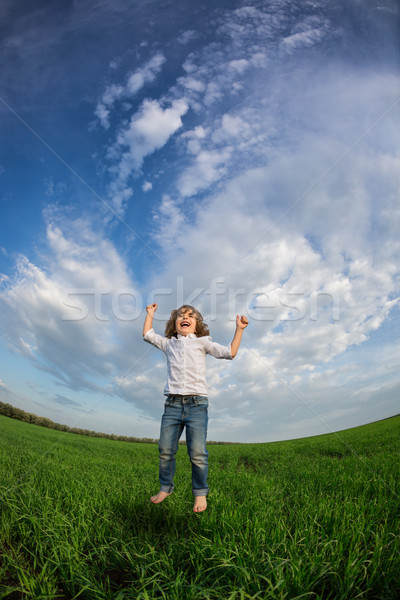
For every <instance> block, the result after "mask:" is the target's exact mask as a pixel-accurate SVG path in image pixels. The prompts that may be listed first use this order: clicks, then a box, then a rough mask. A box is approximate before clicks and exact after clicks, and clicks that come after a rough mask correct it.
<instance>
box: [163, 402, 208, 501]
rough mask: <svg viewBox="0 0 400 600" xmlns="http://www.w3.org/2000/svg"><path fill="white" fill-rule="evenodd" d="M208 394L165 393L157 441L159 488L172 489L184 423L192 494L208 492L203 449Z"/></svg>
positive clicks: (165, 490)
mask: <svg viewBox="0 0 400 600" xmlns="http://www.w3.org/2000/svg"><path fill="white" fill-rule="evenodd" d="M207 423H208V398H207V397H206V396H173V395H170V396H167V399H166V401H165V408H164V414H163V416H162V419H161V432H160V442H159V452H160V490H161V491H162V492H167V493H171V492H172V491H173V489H174V475H175V466H176V462H175V454H176V452H177V450H178V446H179V438H180V437H181V435H182V432H183V429H184V428H185V427H186V444H187V451H188V454H189V458H190V461H191V463H192V490H193V494H194V495H195V496H206V495H207V494H208V487H207V474H208V452H207V449H206V438H207Z"/></svg>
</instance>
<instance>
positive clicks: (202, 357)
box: [143, 303, 249, 513]
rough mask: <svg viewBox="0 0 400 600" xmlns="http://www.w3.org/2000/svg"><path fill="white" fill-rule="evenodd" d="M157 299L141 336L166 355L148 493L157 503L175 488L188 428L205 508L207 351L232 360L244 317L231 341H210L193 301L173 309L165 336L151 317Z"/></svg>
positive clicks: (198, 499)
mask: <svg viewBox="0 0 400 600" xmlns="http://www.w3.org/2000/svg"><path fill="white" fill-rule="evenodd" d="M157 308H158V307H157V304H156V303H154V304H149V306H146V312H147V315H146V319H145V322H144V326H143V338H144V340H145V341H146V342H149V343H150V344H153V345H154V346H156V347H157V348H159V349H160V350H162V351H163V352H165V354H166V358H167V369H168V380H167V384H166V386H165V389H164V394H165V396H166V397H167V398H166V401H165V407H164V414H163V416H162V420H161V432H160V442H159V453H160V472H159V476H160V491H159V492H158V494H156V495H155V496H152V497H151V501H152V502H153V504H159V503H160V502H162V501H163V500H165V498H166V497H167V496H170V495H171V494H172V491H173V489H174V483H173V479H174V474H175V454H176V452H177V450H178V444H179V438H180V437H181V435H182V431H183V429H184V428H185V427H186V444H187V450H188V454H189V457H190V461H191V463H192V490H193V495H194V506H193V511H194V512H196V513H197V512H202V511H203V510H205V509H206V508H207V500H206V496H207V494H208V491H209V488H208V486H207V473H208V452H207V449H206V438H207V423H208V398H207V394H208V391H207V383H206V355H207V354H211V355H212V356H214V357H215V358H226V359H228V360H231V359H233V358H234V357H235V356H236V354H237V351H238V349H239V346H240V341H241V339H242V334H243V330H244V329H245V327H247V325H248V323H249V322H248V320H247V318H246V317H245V316H243V315H242V316H241V317H239V315H237V317H236V330H235V335H234V336H233V340H232V342H231V343H230V344H229V345H228V346H222V345H221V344H217V343H216V342H213V341H212V339H211V337H210V335H209V331H208V328H207V325H206V324H205V323H204V321H203V317H202V316H201V314H200V313H199V311H198V310H196V309H195V308H194V307H193V306H190V305H186V304H185V305H183V306H181V307H180V308H178V309H176V310H173V311H172V312H171V316H170V319H169V321H168V322H167V325H166V328H165V337H164V336H162V335H159V334H157V333H155V332H154V329H153V318H154V313H155V311H156V310H157Z"/></svg>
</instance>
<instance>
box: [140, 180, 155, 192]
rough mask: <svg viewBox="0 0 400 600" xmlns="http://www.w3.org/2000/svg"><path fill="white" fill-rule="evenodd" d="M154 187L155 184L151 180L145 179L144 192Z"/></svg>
mask: <svg viewBox="0 0 400 600" xmlns="http://www.w3.org/2000/svg"><path fill="white" fill-rule="evenodd" d="M152 189H153V184H152V183H151V182H150V181H145V182H144V183H143V185H142V190H143V191H144V192H150V190H152Z"/></svg>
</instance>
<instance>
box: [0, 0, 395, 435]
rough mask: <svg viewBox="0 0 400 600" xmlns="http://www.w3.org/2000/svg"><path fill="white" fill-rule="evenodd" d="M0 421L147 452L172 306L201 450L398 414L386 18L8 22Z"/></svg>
mask: <svg viewBox="0 0 400 600" xmlns="http://www.w3.org/2000/svg"><path fill="white" fill-rule="evenodd" d="M0 11H1V20H0V21H1V26H0V27H1V45H0V51H1V59H2V60H1V63H2V70H1V74H0V79H1V94H0V126H1V140H2V144H1V155H0V185H1V199H0V202H1V204H0V210H1V223H0V236H1V237H0V283H1V287H0V328H1V332H2V338H1V340H2V341H1V345H0V397H1V400H3V401H8V402H10V403H12V404H14V405H15V406H19V407H21V408H23V409H25V410H27V411H30V412H34V413H36V414H41V415H45V416H48V417H49V418H51V419H53V420H54V421H57V422H62V423H67V424H68V425H71V426H72V425H76V426H79V427H83V428H88V429H95V430H98V431H105V432H114V433H116V434H124V435H132V436H140V437H158V432H159V422H160V416H161V413H162V406H163V396H162V390H163V387H164V383H165V378H166V368H165V362H164V356H163V354H162V353H160V352H158V351H157V350H156V349H153V348H151V347H150V346H149V345H147V344H145V343H143V341H142V338H141V329H142V324H143V319H144V313H145V310H144V307H145V305H146V304H147V303H149V302H153V301H156V302H157V303H158V304H159V310H158V312H157V318H156V321H155V328H156V330H157V331H159V332H162V331H163V329H164V324H165V321H166V319H167V318H168V315H169V312H170V311H171V310H172V309H173V308H175V307H176V306H177V305H180V304H182V303H183V302H190V303H192V304H194V305H195V306H196V307H198V308H199V309H200V310H201V311H202V312H203V314H204V316H205V318H206V321H207V322H208V324H209V327H210V331H211V334H212V337H213V339H215V340H216V341H219V342H220V343H228V342H229V341H230V340H231V338H232V335H233V332H234V322H235V315H236V313H245V314H248V315H249V320H250V324H249V327H248V328H247V330H246V332H245V335H244V339H243V345H242V347H241V349H240V353H239V355H238V357H237V358H236V359H235V360H234V361H233V362H230V361H215V360H213V359H211V358H210V359H209V362H208V380H209V388H210V405H211V409H210V427H209V439H217V440H231V441H250V442H251V441H271V440H280V439H288V438H295V437H303V436H308V435H316V434H320V433H326V432H330V431H338V430H341V429H344V428H346V427H351V426H355V425H360V424H363V423H366V422H369V421H373V420H376V419H381V418H385V417H388V416H391V415H393V414H396V413H398V412H399V390H400V369H399V362H400V343H399V333H398V332H399V321H400V312H399V270H398V265H399V248H400V243H399V230H400V227H399V224H400V204H399V189H400V187H399V183H400V181H399V180H400V144H399V135H398V131H399V115H400V72H399V66H400V48H399V39H398V35H397V33H398V25H399V13H398V6H397V3H396V2H395V1H394V0H384V1H382V2H374V1H371V2H360V1H355V0H346V1H345V0H341V1H339V2H335V3H328V2H325V1H316V2H315V1H313V2H308V1H300V2H294V1H288V0H276V1H271V2H266V1H254V2H253V1H251V0H248V1H244V0H238V1H232V0H230V1H229V2H227V1H226V2H218V3H215V2H211V1H207V2H204V1H203V2H200V3H199V2H194V1H189V0H186V1H183V0H180V1H176V0H173V1H170V2H166V1H165V0H163V2H161V1H159V0H147V1H146V2H136V1H134V2H122V1H118V0H117V1H113V2H110V1H108V2H103V1H100V0H97V1H96V0H95V1H94V2H90V3H85V2H82V3H74V2H63V3H59V2H54V1H48V2H43V1H42V2H41V1H38V2H35V3H34V4H32V3H30V2H23V1H21V0H16V1H13V2H11V1H9V2H4V3H3V4H2V8H1V9H0Z"/></svg>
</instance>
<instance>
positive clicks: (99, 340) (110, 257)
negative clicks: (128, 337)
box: [0, 221, 135, 390]
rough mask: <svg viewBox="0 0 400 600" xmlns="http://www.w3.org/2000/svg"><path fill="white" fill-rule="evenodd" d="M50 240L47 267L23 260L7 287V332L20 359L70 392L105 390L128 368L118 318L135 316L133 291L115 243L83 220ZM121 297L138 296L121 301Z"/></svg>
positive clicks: (51, 230)
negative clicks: (122, 353)
mask: <svg viewBox="0 0 400 600" xmlns="http://www.w3.org/2000/svg"><path fill="white" fill-rule="evenodd" d="M64 225H65V227H67V224H66V223H64ZM47 239H48V255H47V259H46V267H45V268H44V267H39V266H36V265H35V264H33V263H32V262H31V261H29V260H28V259H27V258H26V257H24V256H21V257H20V258H19V260H18V262H17V265H16V273H15V276H14V277H13V278H11V279H10V280H9V281H8V282H7V283H6V285H5V286H3V289H2V291H1V295H0V303H1V328H2V330H3V331H4V335H5V338H6V340H7V342H8V343H9V345H10V346H11V347H12V348H14V350H15V351H16V352H18V353H20V354H22V355H23V356H25V357H26V358H28V359H29V360H30V361H31V362H32V363H33V364H34V365H35V366H36V367H38V368H39V369H41V370H44V371H47V372H48V373H51V374H52V375H53V376H54V377H55V378H56V379H57V380H58V381H59V382H60V383H62V384H63V385H66V386H68V387H69V388H71V389H74V390H82V389H94V390H98V389H101V384H100V381H101V379H102V378H104V377H108V378H111V379H112V378H113V375H114V373H115V370H116V369H117V371H118V370H120V369H122V368H124V366H125V365H124V364H123V363H122V361H121V362H118V361H119V356H120V350H119V346H120V343H121V340H120V339H119V338H120V336H119V329H120V327H121V323H120V322H119V321H118V318H116V314H117V313H118V310H119V311H120V312H121V314H122V313H123V312H125V313H127V312H129V311H132V310H133V308H132V306H128V304H129V301H130V300H132V295H133V292H134V289H135V288H134V285H133V283H132V281H131V279H130V277H129V275H128V273H127V270H126V267H125V265H124V263H123V261H122V259H121V258H120V256H119V255H118V253H117V252H116V250H115V248H114V247H113V246H112V244H111V243H110V242H109V241H107V240H105V239H102V238H101V237H100V236H99V235H98V234H94V233H93V231H92V230H91V228H90V227H89V226H88V224H87V223H85V222H84V221H80V222H75V223H74V224H73V225H72V226H71V225H69V227H68V232H67V234H65V233H63V231H62V230H61V228H60V226H58V225H56V224H55V223H53V222H50V223H49V225H48V229H47ZM118 291H128V292H130V293H131V296H130V297H128V296H122V295H121V296H120V298H117V296H116V292H118ZM117 299H120V300H121V302H120V303H119V304H117ZM127 303H128V304H127ZM117 316H118V315H117ZM131 357H134V352H133V353H132V354H131ZM95 381H96V382H95ZM99 386H100V387H99Z"/></svg>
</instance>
